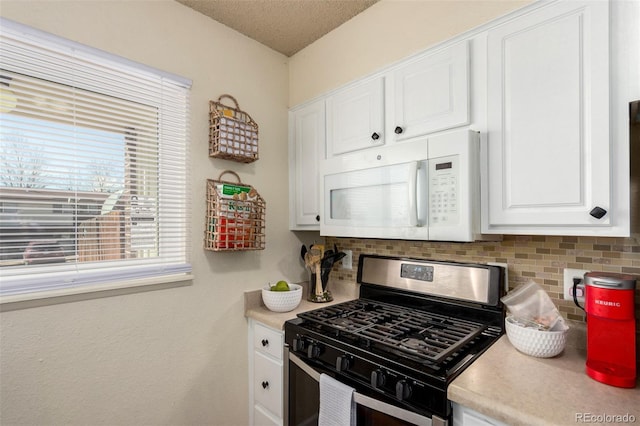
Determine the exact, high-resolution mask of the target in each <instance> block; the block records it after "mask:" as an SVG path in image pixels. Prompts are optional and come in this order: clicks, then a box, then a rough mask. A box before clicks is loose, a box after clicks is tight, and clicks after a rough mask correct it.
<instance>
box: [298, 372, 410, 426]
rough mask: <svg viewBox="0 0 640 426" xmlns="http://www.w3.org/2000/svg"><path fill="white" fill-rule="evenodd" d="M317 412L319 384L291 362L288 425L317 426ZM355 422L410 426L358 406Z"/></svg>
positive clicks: (371, 425)
mask: <svg viewBox="0 0 640 426" xmlns="http://www.w3.org/2000/svg"><path fill="white" fill-rule="evenodd" d="M316 369H317V368H316ZM317 370H318V369H317ZM323 372H324V373H328V372H326V371H323ZM332 376H333V374H332ZM319 410H320V384H319V383H318V382H317V381H316V380H315V379H313V378H312V377H311V376H309V375H308V374H306V373H305V372H304V371H302V370H301V369H300V368H299V367H297V366H296V365H295V364H294V363H293V362H289V425H290V426H315V425H317V424H318V412H319ZM356 420H357V421H356V424H357V426H405V425H412V423H408V422H405V421H403V420H400V419H398V418H396V417H392V416H390V415H388V414H385V413H382V412H380V411H376V410H373V409H371V408H369V407H365V406H363V405H360V404H358V405H357V406H356Z"/></svg>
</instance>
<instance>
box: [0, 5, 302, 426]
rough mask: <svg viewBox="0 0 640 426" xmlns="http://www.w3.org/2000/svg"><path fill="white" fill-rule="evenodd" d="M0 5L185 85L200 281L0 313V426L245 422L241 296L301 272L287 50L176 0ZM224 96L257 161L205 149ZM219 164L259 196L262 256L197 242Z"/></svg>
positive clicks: (29, 21)
mask: <svg viewBox="0 0 640 426" xmlns="http://www.w3.org/2000/svg"><path fill="white" fill-rule="evenodd" d="M0 10H1V14H2V16H3V17H5V18H9V19H12V20H15V21H18V22H21V23H24V24H27V25H30V26H32V27H35V28H38V29H40V30H44V31H47V32H50V33H54V34H57V35H60V36H63V37H66V38H70V39H72V40H75V41H78V42H81V43H84V44H87V45H90V46H93V47H96V48H99V49H103V50H105V51H108V52H112V53H115V54H118V55H121V56H124V57H126V58H129V59H131V60H135V61H139V62H142V63H145V64H148V65H150V66H153V67H156V68H159V69H162V70H166V71H168V72H172V73H175V74H179V75H183V76H185V77H187V78H190V79H192V80H193V89H192V103H191V108H192V109H191V112H192V123H191V126H192V161H191V165H190V169H191V172H192V187H193V194H192V203H193V211H192V221H193V228H192V232H191V234H192V245H193V248H192V253H193V254H192V262H193V266H194V275H195V277H196V278H195V280H194V281H193V283H192V284H191V285H188V286H183V287H177V288H164V289H160V290H157V291H149V292H139V293H134V294H127V295H123V294H116V295H112V296H111V297H104V298H96V299H89V300H76V299H77V298H76V299H71V301H68V300H66V301H65V302H66V303H59V304H53V305H48V306H37V307H31V308H26V309H18V310H12V311H5V312H3V313H2V314H0V345H1V348H0V351H1V352H0V424H3V425H13V424H23V425H35V424H41V425H45V424H46V425H50V424H60V425H62V424H64V425H100V424H103V425H106V424H108V425H142V424H145V425H160V424H173V425H178V424H194V425H195V424H198V425H204V424H211V425H246V424H247V422H248V403H247V398H248V379H247V343H246V342H247V322H246V319H245V318H244V316H243V293H244V292H245V291H246V290H253V289H258V288H260V287H261V286H262V285H263V284H265V283H266V281H267V280H277V279H279V278H287V279H290V280H294V281H300V280H301V279H302V278H303V277H304V276H305V275H304V268H303V266H302V265H301V264H300V262H299V261H298V258H299V247H300V245H299V244H300V241H298V239H297V238H296V236H295V235H294V234H293V233H291V232H288V221H287V216H288V207H287V206H288V204H287V203H288V194H287V189H286V188H287V187H288V186H287V179H288V177H287V170H286V167H283V164H286V158H287V100H288V99H287V94H288V88H287V85H288V72H287V60H286V58H285V57H284V56H282V55H280V54H278V53H275V52H274V51H272V50H270V49H267V48H265V47H264V46H262V45H260V44H258V43H256V42H254V41H252V40H249V39H248V38H246V37H244V36H241V35H239V34H238V33H236V32H234V31H232V30H230V29H229V28H227V27H224V26H222V25H219V24H217V23H215V22H214V21H212V20H210V19H208V18H206V17H204V16H203V15H201V14H199V13H196V12H194V11H192V10H191V9H188V8H186V7H184V6H182V5H180V4H178V3H177V2H174V1H172V0H168V1H163V0H155V1H111V0H108V1H33V0H30V1H10V0H2V4H1V7H0ZM223 93H229V94H232V95H233V96H235V97H236V98H237V99H238V101H239V103H240V107H241V108H242V109H244V110H246V111H247V112H249V113H250V114H251V115H252V117H253V118H254V119H255V120H256V121H257V122H258V124H259V126H260V160H259V161H257V162H255V163H253V164H248V165H244V164H240V163H235V162H230V161H224V160H213V159H209V158H208V156H207V140H208V101H209V99H217V97H218V96H219V95H221V94H223ZM224 169H232V170H234V171H236V172H238V173H239V174H240V176H241V177H242V179H243V180H244V181H246V182H247V183H249V184H253V185H255V187H256V188H257V189H258V191H259V192H260V194H261V195H262V196H263V197H264V198H265V200H266V203H267V216H266V222H267V229H266V233H267V239H266V241H267V244H266V249H265V250H264V251H256V252H234V253H210V252H206V253H205V252H204V250H203V249H202V235H203V231H204V224H203V223H204V215H205V210H204V209H205V204H204V190H205V179H206V178H217V177H218V175H219V174H220V172H221V171H222V170H224ZM3 310H6V306H4V307H3Z"/></svg>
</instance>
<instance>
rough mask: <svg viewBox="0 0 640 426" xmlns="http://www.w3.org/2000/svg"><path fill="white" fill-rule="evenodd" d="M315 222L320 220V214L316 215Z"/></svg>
mask: <svg viewBox="0 0 640 426" xmlns="http://www.w3.org/2000/svg"><path fill="white" fill-rule="evenodd" d="M316 222H320V215H319V214H318V215H316Z"/></svg>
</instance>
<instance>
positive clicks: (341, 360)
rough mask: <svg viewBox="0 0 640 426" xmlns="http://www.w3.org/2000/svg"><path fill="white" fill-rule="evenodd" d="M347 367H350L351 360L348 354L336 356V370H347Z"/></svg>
mask: <svg viewBox="0 0 640 426" xmlns="http://www.w3.org/2000/svg"><path fill="white" fill-rule="evenodd" d="M349 368H351V360H350V359H349V357H348V356H346V355H343V356H339V357H338V358H336V370H338V371H347V370H348V369H349Z"/></svg>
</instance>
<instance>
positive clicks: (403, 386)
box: [396, 380, 411, 401]
mask: <svg viewBox="0 0 640 426" xmlns="http://www.w3.org/2000/svg"><path fill="white" fill-rule="evenodd" d="M410 396H411V386H410V385H409V383H407V381H406V380H399V381H398V383H396V398H398V399H399V400H400V401H402V400H403V399H407V398H409V397H410Z"/></svg>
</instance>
